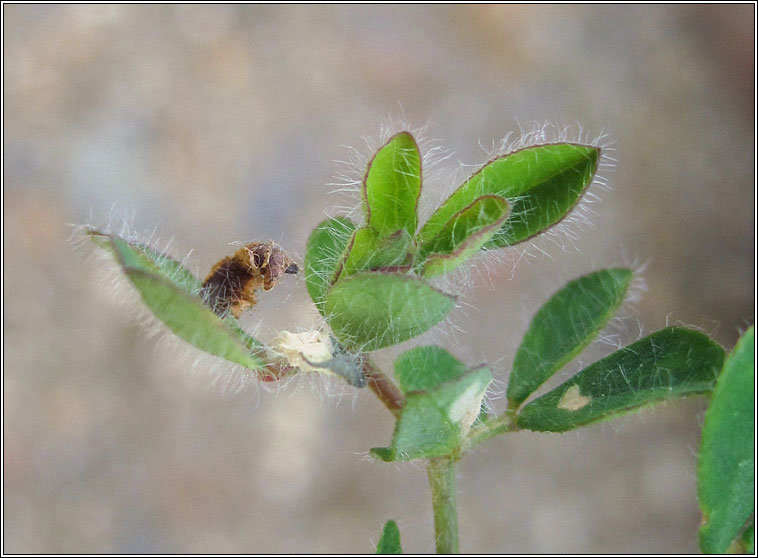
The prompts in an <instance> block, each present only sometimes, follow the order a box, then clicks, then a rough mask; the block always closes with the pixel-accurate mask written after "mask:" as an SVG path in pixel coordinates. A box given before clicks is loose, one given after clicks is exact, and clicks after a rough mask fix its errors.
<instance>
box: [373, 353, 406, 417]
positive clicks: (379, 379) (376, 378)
mask: <svg viewBox="0 0 758 558" xmlns="http://www.w3.org/2000/svg"><path fill="white" fill-rule="evenodd" d="M363 375H364V377H365V378H366V383H368V387H370V388H371V390H372V391H373V392H374V393H375V394H376V396H377V397H378V398H379V401H381V402H382V403H384V406H385V407H387V408H388V409H389V410H390V412H391V413H392V414H393V415H395V416H396V417H397V416H398V414H399V413H400V409H402V408H403V405H404V404H405V396H404V395H403V392H401V391H400V390H399V389H398V387H397V386H396V385H395V384H394V383H393V382H392V380H390V379H389V378H388V377H387V376H385V375H384V373H383V372H382V371H381V370H379V369H378V368H377V367H376V366H375V365H374V363H373V362H371V360H370V359H369V357H368V356H367V355H364V356H363Z"/></svg>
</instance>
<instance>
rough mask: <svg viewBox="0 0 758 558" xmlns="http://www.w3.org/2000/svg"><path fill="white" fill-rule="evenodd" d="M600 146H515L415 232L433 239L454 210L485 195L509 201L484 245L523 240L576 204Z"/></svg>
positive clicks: (464, 184) (425, 239)
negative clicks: (501, 220) (500, 224)
mask: <svg viewBox="0 0 758 558" xmlns="http://www.w3.org/2000/svg"><path fill="white" fill-rule="evenodd" d="M599 155H600V149H599V148H597V147H592V146H587V145H577V144H570V143H560V144H551V145H539V146H535V147H528V148H526V149H521V150H519V151H515V152H513V153H510V154H508V155H504V156H502V157H498V158H497V159H495V160H493V161H490V162H489V163H487V164H486V165H485V166H484V167H482V168H481V169H480V170H479V171H478V172H476V173H475V174H474V175H473V176H471V178H469V179H468V180H467V181H466V182H464V183H463V185H461V186H460V187H459V188H458V189H457V190H456V191H455V192H454V193H453V194H452V195H451V196H450V197H449V198H448V199H447V200H446V201H445V202H444V203H443V204H442V205H441V206H440V207H439V209H437V211H435V212H434V214H433V215H432V216H431V217H430V218H429V220H428V221H427V222H426V223H425V224H424V226H423V227H422V228H421V231H420V232H419V240H420V242H421V244H425V243H426V242H428V241H430V240H431V239H432V238H434V237H435V236H436V235H437V234H438V233H439V231H440V230H441V229H442V228H443V227H444V226H445V223H447V222H448V221H449V220H450V219H451V217H452V216H453V215H455V214H456V213H458V212H460V211H461V210H462V209H464V208H465V207H467V206H468V205H470V204H471V203H472V202H473V201H474V200H475V199H477V198H479V197H481V196H484V195H488V194H491V195H496V196H500V197H503V198H505V199H506V200H508V203H509V205H510V208H511V211H510V215H509V216H508V219H507V220H506V222H505V223H504V225H503V227H502V228H501V229H500V231H499V232H498V233H497V234H496V235H495V236H494V237H493V238H492V240H490V242H488V243H487V244H486V245H485V247H488V246H489V247H494V248H499V247H502V246H509V245H513V244H516V243H518V242H522V241H524V240H526V239H528V238H530V237H532V236H534V235H536V234H538V233H540V232H542V231H544V230H545V229H547V228H548V227H550V226H552V225H554V224H555V223H557V222H558V221H560V220H561V219H562V218H563V217H564V216H565V215H566V214H567V213H568V212H569V211H570V210H571V208H573V207H574V205H575V204H576V203H577V201H578V200H579V198H580V197H581V195H582V194H583V193H584V191H585V190H586V188H587V186H589V184H590V182H591V181H592V177H593V176H594V174H595V172H596V170H597V164H598V160H599Z"/></svg>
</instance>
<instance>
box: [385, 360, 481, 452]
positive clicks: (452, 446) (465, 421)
mask: <svg viewBox="0 0 758 558" xmlns="http://www.w3.org/2000/svg"><path fill="white" fill-rule="evenodd" d="M491 381H492V372H491V371H490V369H489V368H487V367H486V366H482V367H480V368H475V369H473V370H470V371H468V372H466V373H464V374H463V375H461V376H459V377H457V378H455V379H453V380H450V381H448V382H445V383H443V384H440V385H438V386H437V387H435V388H434V389H431V390H428V391H413V392H409V393H407V394H406V398H405V405H404V406H403V409H402V411H401V414H400V417H399V418H398V420H397V423H396V425H395V432H394V434H393V435H392V445H391V446H390V447H389V448H373V449H372V450H371V453H372V455H374V456H375V457H377V458H379V459H382V460H384V461H410V460H412V459H430V458H432V457H440V456H445V455H450V454H451V453H453V452H454V451H455V450H456V449H457V448H458V446H459V445H460V442H461V438H462V437H463V436H465V435H466V434H467V433H468V430H469V428H470V427H471V425H472V424H473V423H474V421H475V420H476V418H477V417H478V416H479V411H480V409H481V404H482V399H483V397H484V394H485V392H486V391H487V386H488V385H489V384H490V382H491Z"/></svg>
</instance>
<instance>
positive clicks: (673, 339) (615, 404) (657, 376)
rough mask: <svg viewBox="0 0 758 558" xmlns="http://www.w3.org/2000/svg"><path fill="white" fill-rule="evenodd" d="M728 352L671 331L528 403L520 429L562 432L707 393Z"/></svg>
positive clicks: (621, 352)
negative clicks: (659, 403) (653, 404)
mask: <svg viewBox="0 0 758 558" xmlns="http://www.w3.org/2000/svg"><path fill="white" fill-rule="evenodd" d="M723 362H724V350H723V349H722V348H721V347H720V346H719V345H717V344H716V343H714V342H713V341H712V340H711V339H710V338H709V337H708V336H706V335H703V334H702V333H699V332H697V331H692V330H688V329H683V328H667V329H663V330H661V331H658V332H656V333H653V334H652V335H649V336H648V337H645V338H644V339H641V340H640V341H637V342H636V343H633V344H631V345H629V346H628V347H624V348H623V349H620V350H618V351H616V352H615V353H613V354H611V355H609V356H607V357H605V358H604V359H602V360H599V361H598V362H595V363H594V364H591V365H590V366H588V367H587V368H585V369H584V370H582V371H581V372H579V373H578V374H577V375H576V376H574V377H573V378H571V379H570V380H568V381H567V382H565V383H564V384H562V385H560V386H558V387H557V388H555V389H554V390H552V391H550V392H548V393H547V394H545V395H543V396H542V397H539V398H537V399H535V400H534V401H532V402H531V403H528V404H527V405H526V406H525V407H524V408H523V409H522V410H521V412H520V413H519V415H518V418H517V424H518V426H519V427H520V428H524V429H528V430H540V431H549V432H563V431H566V430H571V429H573V428H576V427H578V426H584V425H586V424H590V423H592V422H596V421H599V420H605V419H608V418H610V417H613V416H615V415H618V414H622V413H626V412H629V411H633V410H636V409H639V408H640V407H643V406H645V405H648V404H650V403H654V402H656V401H661V400H665V399H671V398H673V397H681V396H685V395H694V394H700V393H708V392H709V391H710V390H711V389H713V386H714V385H715V383H716V378H717V377H718V374H719V371H720V370H721V366H722V364H723Z"/></svg>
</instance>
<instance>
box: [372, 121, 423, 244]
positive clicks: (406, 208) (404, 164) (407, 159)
mask: <svg viewBox="0 0 758 558" xmlns="http://www.w3.org/2000/svg"><path fill="white" fill-rule="evenodd" d="M420 194H421V155H420V154H419V150H418V146H417V145H416V140H415V139H413V136H412V135H411V134H410V133H409V132H400V133H399V134H396V135H394V136H392V137H391V138H390V140H389V141H388V142H387V143H386V144H385V145H384V146H383V147H381V148H380V149H379V151H377V152H376V154H375V155H374V158H373V159H372V160H371V162H370V163H369V165H368V170H367V171H366V177H365V179H364V181H363V202H364V210H365V212H366V216H367V219H366V220H367V221H368V224H369V226H371V227H372V228H373V229H375V230H376V231H377V232H378V233H379V234H380V235H382V236H387V235H390V234H392V233H394V232H395V231H396V230H398V229H405V230H407V231H408V233H409V234H411V235H413V234H414V233H415V232H416V226H417V225H418V217H417V216H416V204H417V202H418V197H419V195H420Z"/></svg>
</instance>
